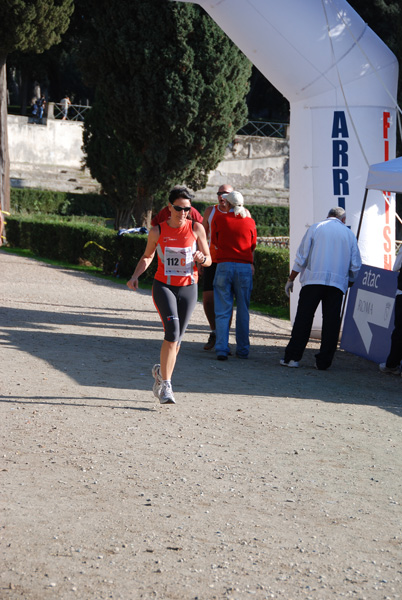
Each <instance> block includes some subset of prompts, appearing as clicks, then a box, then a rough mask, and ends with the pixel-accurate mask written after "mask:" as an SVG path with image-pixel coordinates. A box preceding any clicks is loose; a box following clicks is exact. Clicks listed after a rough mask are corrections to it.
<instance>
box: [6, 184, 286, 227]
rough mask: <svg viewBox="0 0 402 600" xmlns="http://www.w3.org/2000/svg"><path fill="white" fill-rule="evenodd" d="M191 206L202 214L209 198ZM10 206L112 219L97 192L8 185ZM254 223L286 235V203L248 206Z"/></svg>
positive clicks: (15, 209)
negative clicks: (85, 192) (72, 191)
mask: <svg viewBox="0 0 402 600" xmlns="http://www.w3.org/2000/svg"><path fill="white" fill-rule="evenodd" d="M192 204H193V206H194V207H195V208H196V209H197V210H198V211H199V212H200V213H201V214H203V213H204V211H205V209H206V208H207V207H208V206H211V203H209V202H201V201H198V200H195V201H194V202H193V203H192ZM11 208H12V210H13V212H15V213H28V214H54V215H63V216H70V215H77V216H83V215H89V216H91V215H92V216H98V217H105V218H109V219H113V218H114V215H115V212H114V209H113V207H112V206H111V205H110V204H109V202H108V201H107V196H102V195H100V194H76V193H71V192H56V191H51V190H39V189H34V188H12V189H11ZM248 209H249V211H250V213H251V216H252V217H253V219H254V221H255V222H256V224H257V233H258V236H260V237H271V236H287V235H289V208H288V207H287V206H264V205H253V206H249V207H248Z"/></svg>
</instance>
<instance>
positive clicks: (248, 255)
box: [211, 192, 257, 360]
mask: <svg viewBox="0 0 402 600" xmlns="http://www.w3.org/2000/svg"><path fill="white" fill-rule="evenodd" d="M222 197H223V198H224V199H225V200H226V202H227V203H228V206H229V211H228V212H227V213H226V214H224V213H221V214H219V215H217V218H216V220H215V223H214V228H213V231H212V239H211V244H214V245H215V246H216V248H217V252H216V262H217V266H216V273H215V278H214V305H215V321H216V344H215V352H216V357H217V359H218V360H227V358H228V355H229V352H230V350H229V324H230V319H231V316H232V309H233V299H234V298H236V356H237V357H238V358H248V355H249V351H250V337H249V330H250V313H249V307H250V297H251V291H252V289H253V275H254V249H255V246H256V243H257V230H256V225H255V222H254V220H253V219H252V218H251V217H250V216H249V214H250V213H249V212H248V210H247V209H246V208H244V199H243V196H242V194H241V193H240V192H230V193H229V194H223V195H222Z"/></svg>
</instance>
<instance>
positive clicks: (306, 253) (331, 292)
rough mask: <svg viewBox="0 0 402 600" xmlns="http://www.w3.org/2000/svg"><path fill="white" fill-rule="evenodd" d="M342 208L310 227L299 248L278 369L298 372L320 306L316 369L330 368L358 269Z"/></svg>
mask: <svg viewBox="0 0 402 600" xmlns="http://www.w3.org/2000/svg"><path fill="white" fill-rule="evenodd" d="M345 223H346V213H345V211H344V209H343V208H340V207H339V206H338V207H335V208H331V210H330V211H329V213H328V216H327V218H326V219H325V220H324V221H320V222H319V223H315V224H314V225H311V226H310V227H309V228H308V230H307V231H306V233H305V234H304V237H303V239H302V241H301V243H300V246H299V248H298V250H297V253H296V258H295V262H294V265H293V269H292V272H291V273H290V275H289V279H288V281H287V283H286V286H285V293H286V295H287V296H288V297H289V294H290V292H292V291H293V282H294V280H295V279H296V277H297V276H298V274H299V273H301V275H300V283H301V285H302V288H301V291H300V296H299V303H298V306H297V312H296V317H295V321H294V324H293V329H292V335H291V338H290V341H289V343H288V345H287V346H286V349H285V356H284V358H283V359H282V360H281V361H280V364H281V365H282V366H285V367H298V366H299V361H300V360H301V358H302V356H303V352H304V350H305V348H306V346H307V342H308V340H309V337H310V333H311V328H312V325H313V319H314V315H315V311H316V310H317V307H318V305H319V303H320V302H321V305H322V331H321V346H320V351H319V352H318V354H316V355H315V359H316V368H317V369H319V370H322V371H323V370H325V369H328V367H330V366H331V364H332V360H333V358H334V354H335V352H336V348H337V345H338V337H339V330H340V326H341V307H342V300H343V295H344V294H345V293H346V290H347V289H348V287H351V286H352V285H353V283H354V281H355V280H356V277H357V274H358V273H359V271H360V267H361V264H362V261H361V258H360V252H359V248H358V246H357V239H356V236H355V235H354V233H352V231H351V230H350V229H349V228H348V227H347V226H346V225H345Z"/></svg>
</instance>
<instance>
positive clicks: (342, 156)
mask: <svg viewBox="0 0 402 600" xmlns="http://www.w3.org/2000/svg"><path fill="white" fill-rule="evenodd" d="M348 149H349V146H348V143H347V141H346V140H332V166H333V167H347V166H348V165H349V157H348Z"/></svg>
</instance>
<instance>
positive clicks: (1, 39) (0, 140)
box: [0, 0, 74, 210]
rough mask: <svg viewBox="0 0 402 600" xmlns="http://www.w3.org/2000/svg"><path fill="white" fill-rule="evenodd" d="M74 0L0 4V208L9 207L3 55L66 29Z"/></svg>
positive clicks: (46, 43)
mask: <svg viewBox="0 0 402 600" xmlns="http://www.w3.org/2000/svg"><path fill="white" fill-rule="evenodd" d="M73 10H74V0H6V1H4V0H3V1H2V2H1V6H0V201H1V203H0V207H1V210H8V209H9V207H10V164H9V158H8V140H7V81H6V61H7V56H8V54H10V53H11V52H14V51H15V50H21V51H22V52H28V51H30V52H37V53H40V52H43V51H44V50H47V49H48V48H50V47H51V46H53V45H54V44H57V43H58V42H59V41H60V39H61V35H62V34H63V33H64V32H65V31H66V30H67V28H68V24H69V22H70V16H71V15H72V13H73Z"/></svg>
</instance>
